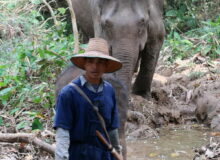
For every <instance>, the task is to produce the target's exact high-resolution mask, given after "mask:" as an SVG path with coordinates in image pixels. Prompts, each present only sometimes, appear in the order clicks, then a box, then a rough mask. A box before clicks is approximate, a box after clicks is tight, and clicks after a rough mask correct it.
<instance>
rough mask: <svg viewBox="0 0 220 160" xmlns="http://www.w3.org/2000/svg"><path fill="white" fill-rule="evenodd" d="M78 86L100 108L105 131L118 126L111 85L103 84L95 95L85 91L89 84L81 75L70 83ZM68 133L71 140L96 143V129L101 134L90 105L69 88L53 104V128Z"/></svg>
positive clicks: (87, 90) (68, 86)
mask: <svg viewBox="0 0 220 160" xmlns="http://www.w3.org/2000/svg"><path fill="white" fill-rule="evenodd" d="M72 83H75V84H77V85H78V86H79V87H80V88H81V89H82V90H83V91H84V93H85V94H86V95H87V96H88V97H89V98H90V100H91V101H92V102H93V104H96V105H97V106H98V108H99V111H100V113H101V115H102V116H103V118H104V120H105V123H106V129H107V130H108V131H110V130H113V129H116V128H118V127H119V119H118V109H117V107H116V100H115V92H114V89H113V88H112V86H111V84H110V83H108V82H106V81H102V83H101V85H99V88H98V90H97V92H93V91H92V90H90V89H88V88H89V87H88V85H90V84H88V82H86V81H85V78H84V77H83V76H80V77H78V78H76V79H75V80H73V81H72ZM57 127H60V128H63V129H66V130H69V131H70V141H71V142H73V143H74V142H80V143H85V142H86V143H90V144H92V145H100V144H98V143H99V142H98V141H99V140H97V137H96V135H95V130H99V131H100V132H102V133H103V130H102V127H101V125H100V122H99V120H98V118H97V115H96V114H95V112H94V110H93V108H92V106H91V105H90V104H89V103H88V102H87V100H85V99H84V97H82V96H81V95H80V94H79V93H78V92H77V91H76V90H75V88H73V87H72V86H71V85H67V86H65V87H64V88H63V89H62V90H61V91H60V93H59V95H58V98H57V103H56V115H55V119H54V128H57Z"/></svg>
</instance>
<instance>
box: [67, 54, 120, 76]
mask: <svg viewBox="0 0 220 160" xmlns="http://www.w3.org/2000/svg"><path fill="white" fill-rule="evenodd" d="M85 58H101V59H106V60H108V62H107V63H108V64H107V66H106V69H105V73H112V72H115V71H117V70H119V69H121V67H122V63H121V62H120V61H119V60H118V59H116V58H114V57H112V56H108V55H104V54H103V53H101V52H97V51H90V52H86V53H83V54H77V55H74V56H73V57H71V58H70V61H71V62H72V63H73V64H74V65H76V66H77V67H79V68H81V69H83V70H85V68H84V67H85V63H86V61H85Z"/></svg>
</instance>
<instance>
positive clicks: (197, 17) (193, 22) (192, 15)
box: [164, 0, 219, 33]
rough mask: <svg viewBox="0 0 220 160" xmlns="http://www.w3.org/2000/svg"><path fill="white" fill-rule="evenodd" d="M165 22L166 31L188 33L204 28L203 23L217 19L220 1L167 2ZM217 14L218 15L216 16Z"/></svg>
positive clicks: (176, 0)
mask: <svg viewBox="0 0 220 160" xmlns="http://www.w3.org/2000/svg"><path fill="white" fill-rule="evenodd" d="M165 2H166V3H165V13H164V17H165V18H164V20H165V26H166V31H167V32H168V33H170V32H172V31H174V30H175V31H178V32H186V31H188V30H192V29H196V28H197V27H200V26H202V25H201V24H200V22H201V21H207V20H209V19H211V20H213V19H216V18H217V17H218V16H219V15H218V12H219V1H213V0H203V1H201V0H185V1H180V0H166V1H165ZM216 13H217V14H216Z"/></svg>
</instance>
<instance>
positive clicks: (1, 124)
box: [0, 116, 3, 126]
mask: <svg viewBox="0 0 220 160" xmlns="http://www.w3.org/2000/svg"><path fill="white" fill-rule="evenodd" d="M0 126H3V118H2V117H1V116H0Z"/></svg>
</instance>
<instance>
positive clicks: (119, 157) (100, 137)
mask: <svg viewBox="0 0 220 160" xmlns="http://www.w3.org/2000/svg"><path fill="white" fill-rule="evenodd" d="M96 136H97V137H98V139H99V140H100V141H101V142H102V143H103V144H104V145H106V147H107V148H108V149H109V150H110V151H111V154H112V155H113V156H114V157H115V158H116V159H117V160H123V158H122V156H121V155H120V154H118V152H117V151H116V150H115V149H114V148H113V147H112V145H111V144H109V143H108V142H107V141H106V139H105V138H104V137H103V136H102V134H101V133H100V132H99V131H97V130H96Z"/></svg>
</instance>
